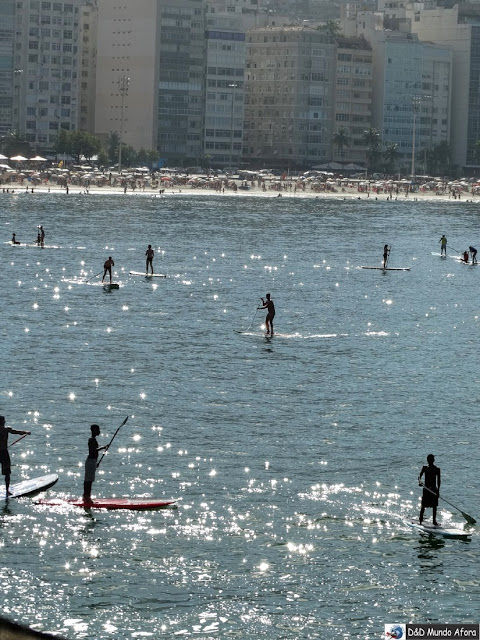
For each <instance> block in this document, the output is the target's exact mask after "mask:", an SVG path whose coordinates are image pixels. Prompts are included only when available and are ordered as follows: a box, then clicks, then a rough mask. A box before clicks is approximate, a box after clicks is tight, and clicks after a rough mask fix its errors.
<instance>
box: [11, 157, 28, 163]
mask: <svg viewBox="0 0 480 640" xmlns="http://www.w3.org/2000/svg"><path fill="white" fill-rule="evenodd" d="M26 159H27V158H24V157H23V156H13V158H10V160H13V162H24V161H25V160H26Z"/></svg>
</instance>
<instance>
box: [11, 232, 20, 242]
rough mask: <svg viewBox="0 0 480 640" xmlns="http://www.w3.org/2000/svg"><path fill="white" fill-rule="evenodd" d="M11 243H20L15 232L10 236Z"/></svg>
mask: <svg viewBox="0 0 480 640" xmlns="http://www.w3.org/2000/svg"><path fill="white" fill-rule="evenodd" d="M12 244H20V242H19V241H18V240H17V239H16V237H15V234H13V236H12Z"/></svg>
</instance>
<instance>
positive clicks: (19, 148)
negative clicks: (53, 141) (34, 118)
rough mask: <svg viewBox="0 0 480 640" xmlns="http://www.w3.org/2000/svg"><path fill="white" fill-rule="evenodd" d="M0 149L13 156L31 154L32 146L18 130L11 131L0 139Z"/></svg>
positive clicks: (6, 154)
mask: <svg viewBox="0 0 480 640" xmlns="http://www.w3.org/2000/svg"><path fill="white" fill-rule="evenodd" d="M0 149H1V151H2V153H3V154H4V155H5V156H7V157H8V158H12V157H13V156H18V155H21V156H25V157H28V156H31V155H33V154H32V148H31V146H30V144H29V143H28V142H27V141H26V140H25V137H24V136H23V135H22V134H20V133H19V132H18V131H11V132H10V133H9V134H8V135H6V136H3V138H1V139H0Z"/></svg>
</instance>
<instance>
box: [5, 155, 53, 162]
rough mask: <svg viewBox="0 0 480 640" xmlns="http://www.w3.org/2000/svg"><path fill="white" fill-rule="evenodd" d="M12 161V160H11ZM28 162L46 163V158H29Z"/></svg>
mask: <svg viewBox="0 0 480 640" xmlns="http://www.w3.org/2000/svg"><path fill="white" fill-rule="evenodd" d="M12 160H14V158H12ZM29 161H30V162H46V161H47V159H46V158H42V156H35V157H34V158H29Z"/></svg>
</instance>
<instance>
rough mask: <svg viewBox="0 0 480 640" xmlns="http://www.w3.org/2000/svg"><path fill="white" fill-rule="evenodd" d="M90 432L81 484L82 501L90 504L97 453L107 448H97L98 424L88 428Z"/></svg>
mask: <svg viewBox="0 0 480 640" xmlns="http://www.w3.org/2000/svg"><path fill="white" fill-rule="evenodd" d="M90 431H91V432H92V435H91V437H90V438H89V439H88V457H87V459H86V460H85V479H84V482H83V499H84V501H85V502H91V500H92V498H91V494H92V485H93V483H94V481H95V472H96V470H97V460H98V452H99V451H102V449H106V448H107V447H106V446H104V447H99V446H98V442H97V436H99V435H100V427H99V426H98V424H92V426H91V427H90Z"/></svg>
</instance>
